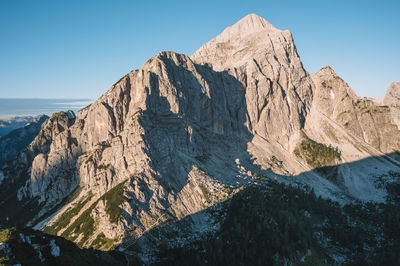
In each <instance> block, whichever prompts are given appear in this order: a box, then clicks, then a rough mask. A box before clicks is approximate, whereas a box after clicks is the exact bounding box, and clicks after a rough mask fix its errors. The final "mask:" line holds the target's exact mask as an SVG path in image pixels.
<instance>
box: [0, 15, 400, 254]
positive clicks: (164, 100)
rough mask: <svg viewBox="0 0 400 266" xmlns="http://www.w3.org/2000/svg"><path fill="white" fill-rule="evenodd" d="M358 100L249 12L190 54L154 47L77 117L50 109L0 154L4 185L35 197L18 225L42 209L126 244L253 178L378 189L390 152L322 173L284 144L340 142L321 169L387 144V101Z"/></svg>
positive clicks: (76, 234) (390, 132)
mask: <svg viewBox="0 0 400 266" xmlns="http://www.w3.org/2000/svg"><path fill="white" fill-rule="evenodd" d="M358 100H360V99H358V98H357V97H356V96H355V94H354V93H352V91H351V89H350V88H349V87H348V86H347V84H345V83H344V82H343V81H342V80H341V79H340V78H339V77H337V76H336V74H334V72H333V71H332V70H331V69H329V68H325V69H323V70H321V71H320V72H319V73H317V74H315V75H313V76H310V75H309V74H308V73H307V72H306V71H305V70H304V68H303V66H302V64H301V61H300V58H299V56H298V54H297V52H296V48H295V45H294V43H293V39H292V35H291V33H290V32H289V31H280V30H278V29H276V28H274V27H273V26H272V25H271V24H269V23H268V22H267V21H266V20H264V19H262V18H260V17H258V16H256V15H254V14H251V15H248V16H246V17H245V18H243V19H242V20H241V21H239V22H238V23H236V24H235V25H233V26H231V27H229V28H228V29H226V30H225V31H224V32H222V33H221V34H220V35H219V36H217V37H216V38H214V39H213V40H211V41H210V42H209V43H207V44H205V45H204V46H202V47H201V48H200V49H199V50H198V51H197V52H196V53H195V54H194V55H192V56H191V57H188V56H186V55H182V54H177V53H174V52H160V53H158V54H157V55H156V56H154V57H153V58H151V59H149V60H148V61H147V62H145V63H144V64H143V66H142V67H141V68H140V69H138V70H134V71H132V72H130V73H128V74H127V75H126V76H124V77H123V78H122V79H121V80H120V81H118V82H117V83H116V84H115V85H113V86H112V87H111V88H110V90H109V91H107V92H106V93H105V94H104V95H103V96H101V97H100V98H99V99H98V100H96V101H95V102H94V103H93V104H91V105H90V106H88V107H86V108H85V109H83V110H81V111H79V112H78V113H77V114H76V116H75V115H73V114H72V113H68V112H67V113H65V112H60V113H56V114H53V115H52V116H51V118H50V119H48V120H47V121H46V122H45V123H44V124H43V126H42V130H41V131H40V133H39V134H38V135H37V136H36V138H35V139H34V140H33V142H32V143H31V144H30V145H29V147H28V148H27V149H26V150H24V151H23V152H21V153H20V154H19V155H18V157H17V159H16V160H14V161H12V162H10V163H8V164H7V165H6V167H5V168H4V171H3V176H4V178H3V179H4V180H8V181H7V182H5V183H4V184H8V185H10V184H11V183H12V184H15V185H13V186H12V187H13V188H15V187H16V188H17V189H16V191H14V192H15V195H16V197H18V200H19V202H22V203H24V204H25V203H26V202H27V201H34V202H35V204H36V206H37V207H39V209H40V211H39V212H38V213H35V215H34V217H31V218H30V219H29V223H28V224H30V225H33V223H34V221H36V220H41V219H44V217H45V216H44V214H46V213H47V212H48V213H47V214H51V215H50V216H48V217H49V218H48V219H46V220H44V221H42V222H41V223H39V224H38V225H37V227H38V228H42V225H46V226H47V227H48V228H50V227H51V228H53V229H54V228H57V230H58V231H57V232H56V233H59V234H61V235H62V236H64V237H66V238H68V239H72V240H73V241H75V242H77V243H78V244H79V245H81V246H83V247H85V246H91V245H95V244H96V245H97V244H99V243H103V244H104V243H109V242H112V246H114V245H116V244H119V243H121V242H123V243H130V241H132V239H133V240H135V239H136V238H137V237H140V236H141V235H143V234H145V233H146V232H149V230H151V229H152V228H154V227H155V226H158V225H159V224H167V223H170V222H173V221H176V220H182V219H187V220H188V221H187V222H188V223H192V225H193V224H194V225H196V224H197V225H199V226H188V228H200V227H201V228H203V226H204V224H205V222H204V221H206V220H208V219H205V218H204V217H199V216H207V213H206V212H202V211H203V210H204V209H206V208H208V207H210V206H213V205H215V204H216V203H218V202H221V201H223V200H226V199H227V198H229V197H231V196H232V195H233V194H235V193H236V192H238V191H239V190H240V189H241V188H242V187H244V186H247V185H249V184H251V183H253V182H258V181H259V180H261V181H262V179H275V180H278V181H280V182H287V183H296V184H306V185H309V186H311V187H313V188H314V189H315V191H316V193H317V194H318V195H321V196H324V197H329V198H332V199H335V200H337V201H340V202H348V201H349V200H351V199H353V198H358V199H362V200H375V201H382V200H384V196H385V191H384V189H383V188H379V187H377V186H376V184H375V183H374V182H375V181H376V178H377V177H376V176H377V175H382V174H385V173H387V172H389V171H397V170H399V169H398V165H397V164H396V162H395V161H394V160H392V159H390V158H386V157H383V158H380V159H376V160H375V159H374V160H372V161H369V162H368V164H371V165H375V166H377V167H378V166H379V167H378V168H379V169H378V170H376V171H374V172H371V173H369V172H368V171H367V170H366V168H365V164H366V161H362V162H360V164H354V165H355V166H347V167H342V168H339V170H337V172H338V173H343V174H339V175H338V176H339V177H340V178H341V179H340V178H337V179H336V180H333V181H332V180H331V179H329V178H326V176H324V175H323V174H321V173H319V172H316V171H314V170H313V169H312V168H311V167H310V165H307V163H306V162H305V161H304V158H303V157H304V156H303V157H301V156H296V154H295V153H294V151H295V150H296V147H297V146H298V144H299V143H301V141H302V137H304V136H307V138H309V139H310V142H311V140H313V141H315V142H318V143H316V144H315V145H316V146H318V147H323V148H321V150H328V151H331V150H330V149H331V148H326V147H325V146H327V147H328V145H335V147H339V150H340V154H341V156H339V155H338V156H337V157H340V158H335V159H334V160H333V159H332V160H329V161H328V162H329V166H331V167H336V166H335V165H334V164H337V163H338V162H340V163H348V162H354V161H356V160H361V159H365V158H366V157H367V156H371V155H374V156H375V155H376V156H384V154H383V152H389V151H390V149H391V148H393V147H394V145H395V143H397V142H396V141H397V136H394V135H395V133H396V132H397V131H395V128H394V127H393V124H391V123H389V122H388V121H389V120H390V118H388V116H387V114H388V112H389V111H388V110H387V109H388V108H385V107H377V106H374V105H373V104H372V103H370V102H368V101H367V100H360V101H359V102H358ZM374 108H375V109H376V110H378V111H376V112H375V111H374V112H372V111H371V110H375V109H374ZM364 109H365V110H364ZM371 112H372V113H371ZM385 119H386V120H385ZM388 119H389V120H388ZM346 123H348V124H346ZM375 123H377V124H378V125H379V129H373V128H372V125H374V124H375ZM386 138H390V140H386ZM312 143H314V142H312ZM321 145H322V146H321ZM323 145H325V146H323ZM324 147H325V148H324ZM345 147H351V149H350V148H348V149H345ZM357 149H358V151H357ZM334 154H339V151H337V150H335V153H334ZM354 155H356V156H358V157H352V156H354ZM325 161H327V160H321V162H325ZM383 166H384V167H383ZM351 167H354V169H359V170H358V171H355V170H354V169H353V168H351ZM335 169H336V168H335ZM335 171H336V170H335ZM353 172H354V173H357V175H356V176H353V175H352V173H353ZM17 181H18V182H17ZM20 184H21V185H20ZM355 184H356V185H355ZM358 184H361V185H360V186H361V188H359V186H358ZM74 190H75V193H74V194H73V195H74V196H75V197H72V196H71V192H72V191H74ZM14 192H12V193H14ZM92 194H93V198H91V200H90V201H86V200H85V199H87V197H88V195H92ZM68 196H70V197H69V198H67V197H68ZM71 197H72V198H71ZM4 202H6V201H3V202H0V207H1V208H2V207H3V205H1V204H5V203H4ZM24 204H22V205H24ZM59 204H61V205H62V208H60V209H58V210H57V209H54V208H55V207H57V206H58V205H59ZM25 205H26V204H25ZM25 205H24V206H25ZM21 208H22V209H23V208H24V207H21ZM194 213H201V214H199V215H197V216H196V215H194V216H190V217H189V215H191V214H194ZM7 215H10V217H11V214H10V213H9V211H7V213H6V211H5V214H3V215H2V216H0V224H1V223H6V221H8V218H6V217H7ZM16 217H17V215H16V214H15V215H14V219H16ZM71 217H73V219H70V218H71ZM185 217H186V218H185ZM191 217H194V218H191ZM10 219H11V218H10ZM71 220H72V221H73V222H71ZM200 225H201V226H200ZM60 229H61V230H60ZM54 230H55V229H54ZM202 230H203V229H202ZM104 247H108V248H110V246H107V245H106V244H105V246H102V248H104Z"/></svg>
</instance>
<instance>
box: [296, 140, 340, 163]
mask: <svg viewBox="0 0 400 266" xmlns="http://www.w3.org/2000/svg"><path fill="white" fill-rule="evenodd" d="M294 154H295V155H296V156H297V157H300V158H301V157H303V158H304V159H305V160H306V162H307V164H308V165H310V166H311V167H313V168H319V167H324V166H330V165H333V164H334V163H335V160H340V152H339V150H338V148H333V147H330V146H326V145H324V144H322V143H318V142H316V141H314V140H312V139H310V138H308V137H304V139H303V140H302V142H301V143H300V145H298V146H297V147H296V149H295V150H294Z"/></svg>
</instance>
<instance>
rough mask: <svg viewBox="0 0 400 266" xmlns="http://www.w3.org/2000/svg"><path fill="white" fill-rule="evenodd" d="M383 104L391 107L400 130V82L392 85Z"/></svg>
mask: <svg viewBox="0 0 400 266" xmlns="http://www.w3.org/2000/svg"><path fill="white" fill-rule="evenodd" d="M383 104H385V105H387V106H389V107H390V111H391V112H392V116H393V119H394V122H395V123H396V125H397V126H398V127H399V128H400V82H393V83H392V84H390V86H389V88H388V90H387V92H386V95H385V97H384V98H383Z"/></svg>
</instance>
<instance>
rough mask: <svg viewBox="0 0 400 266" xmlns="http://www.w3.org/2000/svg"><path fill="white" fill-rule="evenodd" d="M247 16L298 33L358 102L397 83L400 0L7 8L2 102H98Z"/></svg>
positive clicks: (14, 1)
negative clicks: (160, 60) (152, 64)
mask: <svg viewBox="0 0 400 266" xmlns="http://www.w3.org/2000/svg"><path fill="white" fill-rule="evenodd" d="M249 13H256V14H258V15H260V16H262V17H264V18H265V19H266V20H268V21H269V22H270V23H272V24H273V25H274V26H275V27H277V28H279V29H289V30H291V31H292V33H293V36H294V41H295V44H296V46H297V50H298V53H299V55H300V57H301V59H302V61H303V64H304V67H305V68H306V70H307V71H308V72H310V73H313V72H316V71H318V70H319V69H320V68H321V67H322V66H325V65H330V66H332V67H333V69H334V70H335V71H336V72H337V73H338V74H339V75H340V76H341V77H342V78H343V79H344V80H345V81H346V82H348V83H349V85H350V86H351V87H352V88H353V89H354V90H355V91H356V93H357V94H358V95H360V96H368V97H382V96H383V95H384V94H385V91H386V89H387V87H388V86H389V84H390V83H391V82H392V81H400V1H399V0H392V1H385V0H380V1H368V0H364V1H355V0H353V1H350V0H345V1H340V0H336V1H317V0H313V1H306V0H302V1H297V0H296V1H289V0H283V1H276V0H275V1H256V0H254V1H253V0H246V1H244V0H241V1H236V0H230V1H219V0H213V1H209V0H202V1H189V0H186V1H156V0H152V1H145V0H140V1H136V0H135V1H117V0H114V1H111V0H93V1H90V0H81V1H72V0H68V1H67V0H65V1H61V0H60V1H55V0H49V1H41V0H35V1H32V0H29V1H28V0H27V1H20V0H0V98H12V97H16V98H29V97H36V98H42V97H44V98H91V99H96V98H97V97H99V96H100V95H101V94H103V93H104V92H105V91H106V90H107V89H108V88H109V87H110V86H111V85H112V84H113V83H114V82H115V81H117V80H119V79H120V77H122V76H123V75H125V74H126V73H128V72H129V71H131V70H133V69H137V68H140V66H141V65H142V64H143V63H144V62H145V61H146V60H147V59H148V58H150V57H152V56H154V55H155V54H156V53H157V52H159V51H162V50H171V51H175V52H179V53H184V54H187V55H191V54H192V53H193V52H194V51H195V50H197V48H199V47H200V46H201V45H202V44H203V43H205V42H207V41H208V40H209V39H211V38H212V37H214V36H216V35H218V34H219V33H220V32H221V31H222V30H223V29H224V28H226V27H227V26H230V25H232V24H234V23H235V22H236V21H238V20H239V19H241V18H242V17H244V16H245V15H247V14H249Z"/></svg>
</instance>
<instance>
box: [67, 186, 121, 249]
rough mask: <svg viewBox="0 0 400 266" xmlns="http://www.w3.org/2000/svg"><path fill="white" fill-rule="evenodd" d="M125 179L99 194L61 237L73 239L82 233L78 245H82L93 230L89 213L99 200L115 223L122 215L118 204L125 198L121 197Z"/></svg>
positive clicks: (92, 222) (93, 226)
mask: <svg viewBox="0 0 400 266" xmlns="http://www.w3.org/2000/svg"><path fill="white" fill-rule="evenodd" d="M126 181H127V180H125V181H124V182H122V183H120V184H118V185H117V186H115V187H114V188H112V189H111V190H110V191H108V192H107V193H105V194H104V195H103V196H101V197H100V198H99V199H98V200H97V201H96V202H94V203H93V204H92V205H90V207H89V208H88V209H86V210H85V211H84V212H83V213H82V214H81V215H80V216H79V217H78V218H77V219H76V220H75V221H74V222H73V223H72V224H71V225H70V226H69V227H68V228H67V229H66V230H65V231H64V232H63V233H62V235H61V236H62V237H64V238H66V239H68V240H71V241H75V240H76V239H77V238H78V236H79V235H82V238H81V239H80V241H79V243H78V246H79V247H83V246H84V244H85V243H86V241H87V240H88V239H89V237H90V236H92V235H93V233H94V231H95V227H96V224H95V221H94V219H93V218H92V216H91V215H90V214H91V213H92V211H93V209H94V208H95V207H96V205H97V204H98V202H99V201H100V200H103V201H104V202H105V209H106V213H107V214H108V215H109V217H110V221H111V222H112V223H117V222H118V221H119V219H120V218H121V216H122V212H121V209H120V207H119V205H121V204H122V202H123V201H124V200H125V199H124V198H123V191H124V185H125V183H126Z"/></svg>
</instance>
